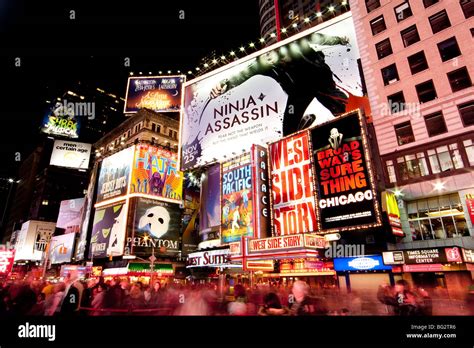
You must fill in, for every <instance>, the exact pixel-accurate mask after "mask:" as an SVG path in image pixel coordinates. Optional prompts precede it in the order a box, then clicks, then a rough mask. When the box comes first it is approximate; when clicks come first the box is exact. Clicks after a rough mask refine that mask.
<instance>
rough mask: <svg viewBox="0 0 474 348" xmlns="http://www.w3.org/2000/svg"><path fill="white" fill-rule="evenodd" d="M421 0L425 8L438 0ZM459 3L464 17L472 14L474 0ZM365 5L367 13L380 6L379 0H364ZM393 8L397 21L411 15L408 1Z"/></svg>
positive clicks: (464, 0)
mask: <svg viewBox="0 0 474 348" xmlns="http://www.w3.org/2000/svg"><path fill="white" fill-rule="evenodd" d="M422 1H423V5H424V7H425V8H428V7H430V6H432V5H434V4H436V3H438V2H439V0H422ZM449 1H452V0H449ZM459 5H460V6H461V8H462V11H463V12H464V17H466V19H467V18H469V17H472V16H474V2H473V1H472V0H460V1H459ZM365 7H366V8H367V13H370V12H372V11H374V10H375V9H377V8H379V7H380V0H365ZM393 10H394V12H395V16H396V18H397V22H401V21H402V20H404V19H406V18H408V17H410V16H412V15H413V13H412V11H411V7H410V3H409V2H408V1H404V2H402V3H401V4H400V5H398V6H396V7H395V8H394V9H393Z"/></svg>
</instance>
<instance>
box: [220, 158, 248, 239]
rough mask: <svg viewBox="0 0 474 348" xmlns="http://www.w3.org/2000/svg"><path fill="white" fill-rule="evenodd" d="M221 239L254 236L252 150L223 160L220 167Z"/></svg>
mask: <svg viewBox="0 0 474 348" xmlns="http://www.w3.org/2000/svg"><path fill="white" fill-rule="evenodd" d="M221 173H222V180H221V185H222V189H221V207H222V218H221V222H222V230H221V239H222V243H231V242H235V241H238V240H240V239H241V238H242V236H253V197H252V166H251V163H250V153H248V154H247V155H244V156H241V157H239V158H236V159H234V160H231V161H228V162H224V163H223V164H222V168H221Z"/></svg>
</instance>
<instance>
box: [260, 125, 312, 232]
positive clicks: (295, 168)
mask: <svg viewBox="0 0 474 348" xmlns="http://www.w3.org/2000/svg"><path fill="white" fill-rule="evenodd" d="M309 138H310V136H309V133H308V131H302V132H299V133H297V134H295V135H292V136H289V137H285V138H283V139H281V140H279V141H277V142H275V143H271V144H269V147H268V149H269V154H270V175H271V183H272V190H271V192H272V206H273V235H275V236H281V235H285V234H295V233H308V232H316V231H317V230H318V222H317V211H316V202H315V197H314V178H313V168H312V164H311V148H310V142H309Z"/></svg>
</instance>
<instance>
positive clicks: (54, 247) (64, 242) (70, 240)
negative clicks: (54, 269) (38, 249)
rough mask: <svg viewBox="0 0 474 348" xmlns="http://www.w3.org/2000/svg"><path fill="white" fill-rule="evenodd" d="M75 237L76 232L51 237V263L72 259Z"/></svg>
mask: <svg viewBox="0 0 474 348" xmlns="http://www.w3.org/2000/svg"><path fill="white" fill-rule="evenodd" d="M75 237H76V235H75V234H74V233H67V234H62V235H60V236H54V237H53V238H51V244H50V247H49V260H50V261H51V264H53V265H54V264H57V263H64V262H70V261H71V257H72V252H73V249H74V239H75Z"/></svg>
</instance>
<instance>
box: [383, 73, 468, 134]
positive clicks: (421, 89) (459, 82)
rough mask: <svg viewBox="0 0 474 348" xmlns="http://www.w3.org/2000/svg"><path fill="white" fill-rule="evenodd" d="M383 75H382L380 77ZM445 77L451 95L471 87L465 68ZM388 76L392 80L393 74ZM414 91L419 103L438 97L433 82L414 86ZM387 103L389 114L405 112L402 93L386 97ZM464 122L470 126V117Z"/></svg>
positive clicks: (405, 104)
mask: <svg viewBox="0 0 474 348" xmlns="http://www.w3.org/2000/svg"><path fill="white" fill-rule="evenodd" d="M383 74H384V73H382V75H383ZM387 74H389V73H388V72H385V76H387ZM446 75H447V77H448V81H449V85H450V86H451V91H452V92H453V93H454V92H457V91H460V90H462V89H465V88H469V87H471V86H472V82H471V77H470V76H469V72H468V71H467V68H466V67H465V66H464V67H462V68H459V69H456V70H453V71H450V72H448V73H447V74H446ZM390 76H391V77H390V78H393V77H394V76H395V75H394V74H393V73H390ZM396 76H398V73H397V74H396ZM415 89H416V93H417V95H418V100H419V102H420V103H426V102H429V101H431V100H433V99H436V98H437V97H438V94H437V92H436V88H435V86H434V83H433V80H428V81H424V82H422V83H420V84H417V85H415ZM387 101H388V106H389V108H390V112H391V113H392V114H394V113H397V112H400V111H403V110H406V108H407V103H406V102H405V95H404V94H403V91H400V92H397V93H394V94H391V95H389V96H387ZM467 115H470V114H467ZM466 120H467V121H466V122H464V124H465V125H471V124H472V123H471V122H472V121H471V120H470V117H468V116H466Z"/></svg>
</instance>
